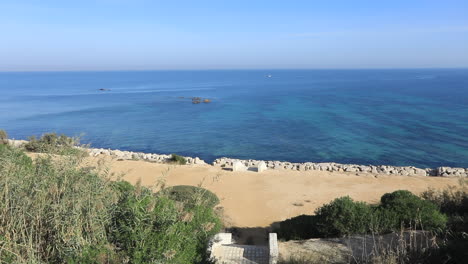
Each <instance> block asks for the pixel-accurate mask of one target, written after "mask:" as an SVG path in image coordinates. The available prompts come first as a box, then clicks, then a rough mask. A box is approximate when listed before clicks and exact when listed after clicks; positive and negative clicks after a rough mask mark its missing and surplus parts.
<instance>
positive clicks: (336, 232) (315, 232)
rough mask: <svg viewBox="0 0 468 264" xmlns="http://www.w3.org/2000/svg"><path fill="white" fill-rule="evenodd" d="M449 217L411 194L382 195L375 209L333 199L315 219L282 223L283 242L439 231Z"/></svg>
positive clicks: (349, 199) (299, 218)
mask: <svg viewBox="0 0 468 264" xmlns="http://www.w3.org/2000/svg"><path fill="white" fill-rule="evenodd" d="M446 222H447V218H446V216H445V215H443V214H442V213H440V211H439V210H438V208H437V206H436V205H435V204H433V203H432V202H430V201H427V200H424V199H421V198H420V197H418V196H416V195H414V194H412V193H410V192H408V191H395V192H393V193H387V194H385V195H383V196H382V198H381V204H379V205H376V206H372V205H368V204H366V203H363V202H355V201H353V200H352V199H351V198H350V197H341V198H337V199H335V200H333V201H332V202H331V203H329V204H326V205H324V206H322V207H320V208H318V209H317V210H316V211H315V215H314V216H305V215H302V216H298V217H295V218H291V219H288V220H286V221H283V222H281V223H280V228H279V229H278V230H277V232H278V235H279V237H280V238H282V239H297V238H300V239H307V238H312V237H338V236H346V235H353V234H364V233H386V232H392V231H400V230H401V229H402V228H403V229H404V228H410V229H413V230H414V229H423V230H426V231H437V230H440V229H442V228H444V226H445V224H446Z"/></svg>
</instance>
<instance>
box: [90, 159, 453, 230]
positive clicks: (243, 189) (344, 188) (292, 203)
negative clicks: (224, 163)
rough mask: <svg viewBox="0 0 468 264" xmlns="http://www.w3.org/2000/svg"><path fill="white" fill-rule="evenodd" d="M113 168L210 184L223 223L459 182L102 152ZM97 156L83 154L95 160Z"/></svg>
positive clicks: (151, 181)
mask: <svg viewBox="0 0 468 264" xmlns="http://www.w3.org/2000/svg"><path fill="white" fill-rule="evenodd" d="M100 158H101V159H102V158H103V159H104V160H105V161H106V162H105V164H106V166H108V167H109V168H110V170H111V172H113V173H116V174H123V179H124V180H127V181H129V182H131V183H137V182H138V181H140V182H141V184H142V185H143V186H155V185H156V184H157V183H158V182H161V181H164V182H165V184H166V185H167V186H174V185H193V186H198V185H201V186H202V187H204V188H206V189H209V190H211V191H212V192H214V193H215V194H216V195H217V196H218V197H219V198H220V200H221V203H220V206H221V207H222V208H223V211H224V218H225V219H224V222H225V225H226V226H227V227H267V226H270V225H271V224H272V223H274V222H278V221H282V220H285V219H287V218H291V217H294V216H297V215H301V214H313V212H314V210H315V209H316V208H318V207H320V206H321V205H323V204H325V203H328V202H330V201H331V200H333V199H335V198H337V197H341V196H345V195H349V196H350V197H351V198H353V199H355V200H359V201H366V202H369V203H377V202H378V201H379V199H380V197H381V196H382V195H383V194H384V193H387V192H392V191H395V190H401V189H404V190H409V191H411V192H414V193H420V192H422V191H425V190H427V189H428V188H436V189H442V188H446V187H448V186H451V185H457V182H458V178H442V177H427V176H426V177H424V176H392V175H384V174H382V175H380V174H378V175H372V174H360V175H356V174H355V173H343V172H325V171H289V170H287V171H286V170H285V171H278V170H268V171H265V172H262V173H257V172H254V171H246V172H232V171H228V170H224V169H222V168H220V167H214V166H210V165H183V166H182V165H167V164H157V163H150V162H145V161H133V160H121V161H118V160H116V159H111V158H110V157H104V156H103V155H101V157H100ZM97 160H98V158H87V162H90V163H94V164H95V163H96V161H97Z"/></svg>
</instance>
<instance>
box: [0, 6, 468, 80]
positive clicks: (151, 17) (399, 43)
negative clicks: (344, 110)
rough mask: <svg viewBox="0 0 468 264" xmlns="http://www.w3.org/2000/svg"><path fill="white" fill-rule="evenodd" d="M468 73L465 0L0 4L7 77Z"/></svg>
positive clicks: (1, 56)
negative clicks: (277, 71) (170, 72)
mask: <svg viewBox="0 0 468 264" xmlns="http://www.w3.org/2000/svg"><path fill="white" fill-rule="evenodd" d="M426 67H468V1H466V0H464V1H458V0H434V1H433V0H392V1H377V0H372V1H371V0H368V1H364V0H362V1H361V0H342V1H338V0H322V1H313V0H308V1H306V0H305V1H300V0H297V1H295V0H289V1H282V0H276V1H274V0H270V1H262V0H246V1H244V0H232V1H223V0H213V1H204V0H193V1H178V0H167V1H157V0H94V1H88V0H80V1H64V0H60V1H58V0H57V1H55V0H30V1H23V0H13V1H9V0H0V71H29V70H139V69H244V68H248V69H251V68H263V69H266V68H268V69H273V68H282V69H285V68H426Z"/></svg>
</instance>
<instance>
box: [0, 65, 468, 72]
mask: <svg viewBox="0 0 468 264" xmlns="http://www.w3.org/2000/svg"><path fill="white" fill-rule="evenodd" d="M431 69H432V70H463V69H468V66H460V67H376V68H365V67H363V68H339V67H337V68H206V69H191V68H181V69H171V68H168V69H104V70H79V69H76V70H0V73H47V72H145V71H146V72H152V71H287V70H291V71H297V70H431Z"/></svg>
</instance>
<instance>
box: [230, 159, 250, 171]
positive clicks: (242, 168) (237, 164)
mask: <svg viewBox="0 0 468 264" xmlns="http://www.w3.org/2000/svg"><path fill="white" fill-rule="evenodd" d="M246 170H247V167H246V166H245V165H244V163H242V162H240V161H235V162H234V163H233V164H232V171H246Z"/></svg>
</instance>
